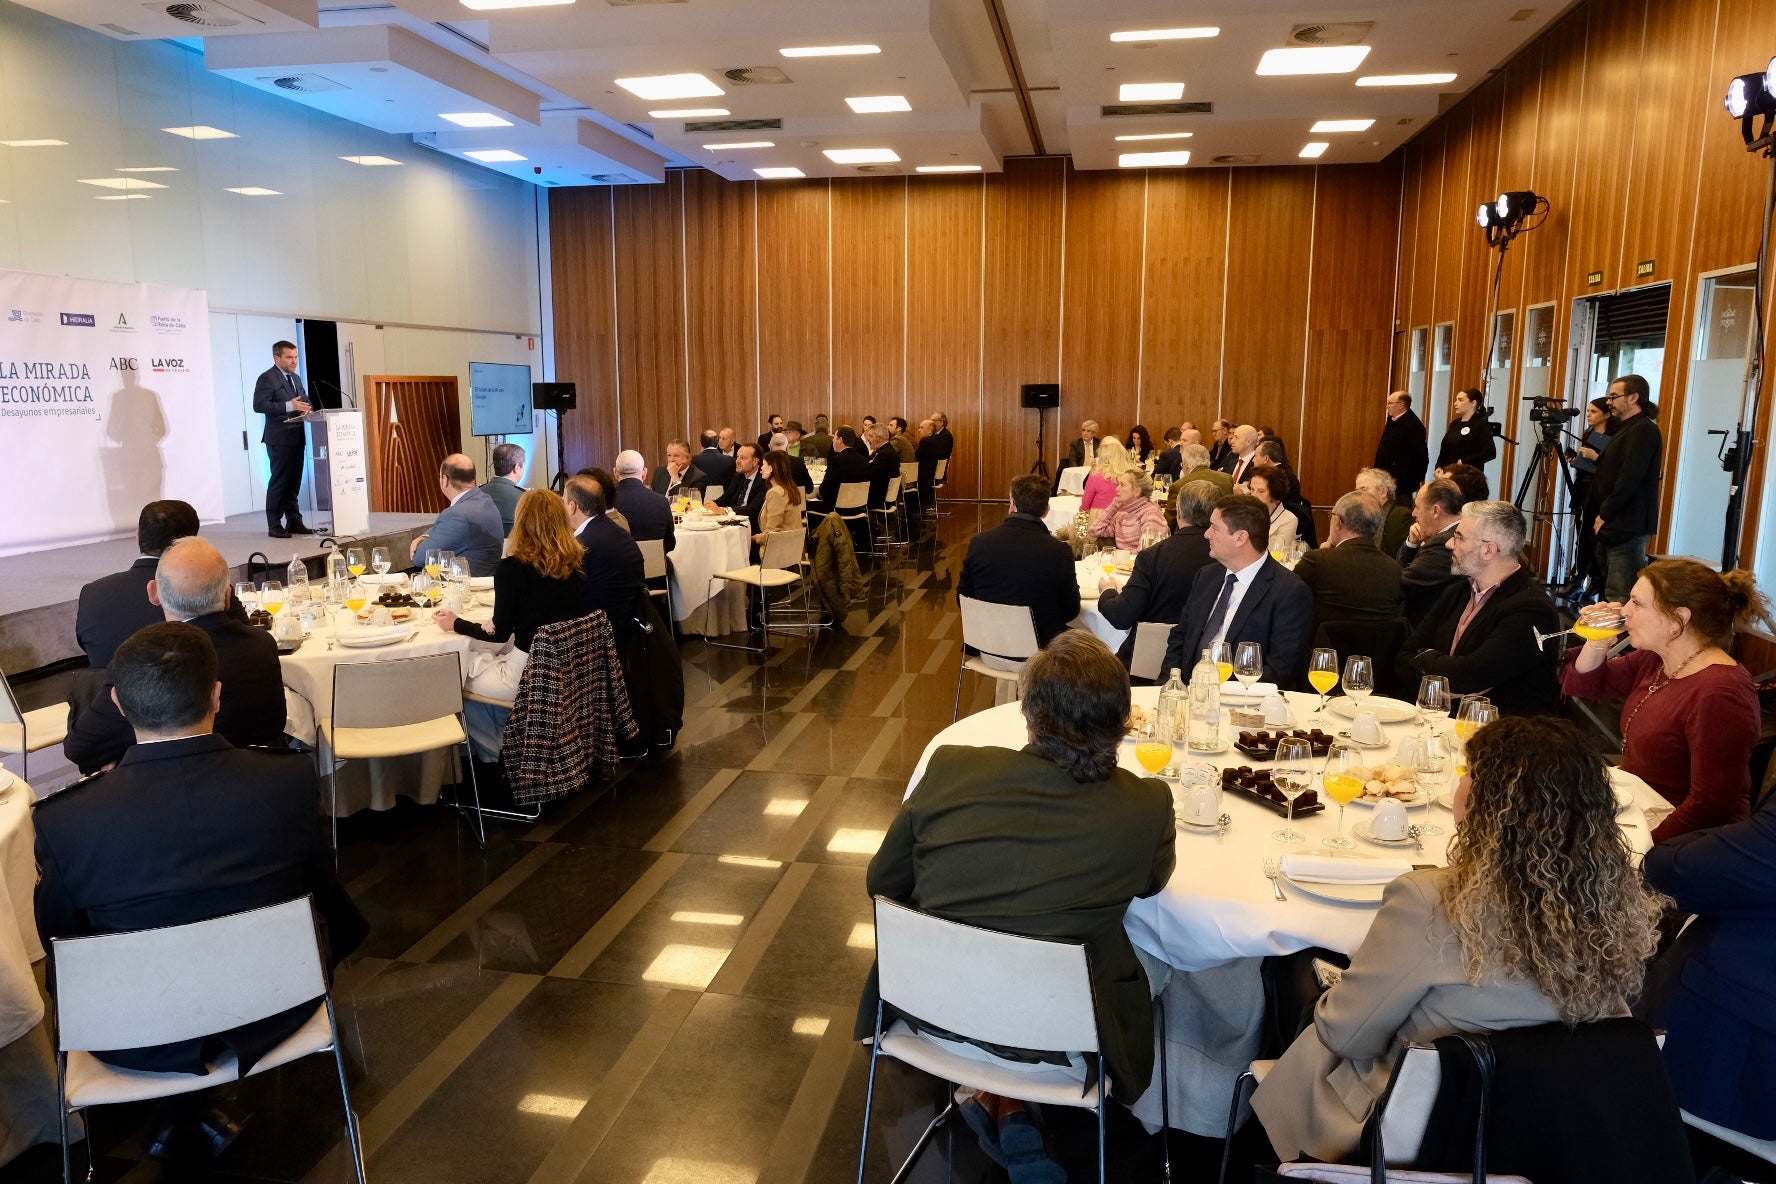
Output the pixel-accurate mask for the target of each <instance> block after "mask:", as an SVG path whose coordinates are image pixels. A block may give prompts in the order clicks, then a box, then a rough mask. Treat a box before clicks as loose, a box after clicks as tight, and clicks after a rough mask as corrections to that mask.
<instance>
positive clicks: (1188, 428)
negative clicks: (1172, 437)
mask: <svg viewBox="0 0 1776 1184" xmlns="http://www.w3.org/2000/svg"><path fill="white" fill-rule="evenodd" d="M1202 442H1203V434H1202V433H1201V432H1199V431H1197V430H1196V425H1194V424H1192V423H1191V422H1190V421H1189V420H1188V419H1187V420H1185V421H1184V426H1183V434H1182V435H1180V436H1179V437H1178V443H1180V444H1201V443H1202ZM1204 451H1207V449H1204Z"/></svg>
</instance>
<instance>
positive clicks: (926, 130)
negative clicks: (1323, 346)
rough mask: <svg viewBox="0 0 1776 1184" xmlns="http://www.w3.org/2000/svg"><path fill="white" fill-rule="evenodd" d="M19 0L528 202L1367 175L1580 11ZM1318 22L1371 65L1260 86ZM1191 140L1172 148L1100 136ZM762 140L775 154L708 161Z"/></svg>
mask: <svg viewBox="0 0 1776 1184" xmlns="http://www.w3.org/2000/svg"><path fill="white" fill-rule="evenodd" d="M19 2H21V3H23V4H25V5H26V6H27V7H31V8H35V9H38V10H40V11H43V12H47V13H50V14H51V15H55V16H59V17H62V18H63V19H66V20H69V21H71V22H74V23H77V24H81V25H84V26H86V27H88V28H93V29H96V30H98V31H100V32H103V33H105V34H106V35H107V36H112V37H119V38H124V39H141V38H142V37H147V36H165V37H172V36H184V37H189V36H192V35H194V34H199V35H204V36H205V52H206V60H207V64H208V65H209V67H210V68H211V69H212V70H216V71H219V72H223V73H226V74H227V75H229V76H230V77H233V78H235V79H237V80H239V81H241V82H243V83H245V84H247V85H251V86H258V87H260V88H262V89H268V90H269V92H270V93H274V94H279V95H281V96H283V97H286V98H289V99H291V100H292V101H297V102H303V103H306V104H308V105H310V106H313V107H315V108H316V109H319V110H325V111H328V112H330V113H332V114H335V115H338V116H340V117H342V118H345V119H350V120H354V121H356V122H359V123H363V124H366V125H368V126H371V127H375V128H378V129H380V130H383V131H395V132H405V133H412V134H414V137H415V140H416V141H417V142H419V143H422V144H425V145H426V146H428V147H432V148H435V149H436V150H438V151H444V152H451V153H453V154H460V153H461V152H464V151H467V150H471V149H483V148H509V149H511V150H513V151H515V152H518V153H520V154H522V155H525V156H526V157H527V160H526V161H525V162H523V163H515V162H514V163H507V164H490V165H488V166H487V167H490V168H497V169H499V170H500V171H502V172H507V173H509V174H510V175H513V176H521V177H523V179H525V180H529V181H533V182H536V183H539V184H565V185H574V184H601V183H612V181H614V182H615V183H645V182H648V181H657V180H659V179H660V178H661V177H662V176H663V175H664V168H665V167H666V166H668V165H674V164H678V165H683V164H695V165H700V166H703V167H706V168H709V169H712V170H713V171H715V172H717V173H720V174H721V175H723V176H726V177H729V178H732V179H749V178H751V177H752V176H753V175H754V173H753V169H754V168H756V167H761V166H774V167H783V166H791V167H795V168H799V169H801V170H802V171H803V172H804V173H805V174H806V175H808V176H811V177H818V176H854V175H856V174H857V171H858V167H857V166H855V165H840V164H834V163H832V162H831V161H829V160H828V159H827V158H826V157H825V156H824V155H823V154H822V152H823V150H825V149H839V148H889V149H892V150H893V151H895V152H896V153H897V154H898V155H899V156H900V162H899V163H898V164H892V165H879V166H871V167H869V168H868V169H867V170H866V171H868V172H883V171H889V172H895V171H899V172H912V171H913V170H914V169H915V168H916V167H918V166H920V165H959V164H969V165H979V166H980V167H982V168H983V169H986V170H989V171H991V170H996V169H999V168H1000V167H1002V165H1003V161H1004V158H1005V157H1007V156H1021V155H1028V154H1031V153H1051V154H1057V153H1069V154H1071V155H1072V156H1073V158H1074V162H1075V164H1076V165H1077V166H1078V167H1080V168H1091V169H1095V168H1115V167H1117V157H1118V155H1119V153H1121V152H1126V151H1154V150H1170V149H1188V150H1189V151H1190V153H1191V160H1190V166H1189V167H1197V166H1211V165H1212V164H1213V163H1214V158H1215V157H1217V156H1222V155H1237V156H1240V157H1248V156H1250V157H1255V158H1256V160H1254V161H1252V163H1258V164H1286V163H1294V162H1295V161H1296V160H1297V159H1298V153H1299V152H1300V150H1301V148H1302V146H1303V145H1304V144H1306V143H1307V142H1308V141H1309V140H1310V139H1322V140H1324V141H1326V142H1327V143H1329V145H1330V147H1329V148H1328V150H1327V151H1326V153H1325V155H1324V156H1322V157H1321V158H1320V161H1321V163H1325V164H1348V163H1358V162H1367V161H1376V160H1380V159H1382V158H1383V157H1385V156H1386V155H1387V154H1388V153H1390V152H1391V151H1393V150H1394V149H1395V148H1397V147H1398V146H1399V145H1401V144H1402V143H1404V142H1405V141H1406V140H1408V139H1410V138H1411V137H1412V136H1413V135H1414V134H1416V132H1417V131H1418V130H1419V128H1421V127H1423V126H1424V124H1425V123H1426V122H1427V121H1428V120H1429V119H1430V118H1431V117H1433V116H1435V115H1436V113H1437V112H1438V111H1440V110H1442V109H1443V108H1444V107H1446V106H1447V105H1448V104H1449V103H1450V102H1452V101H1454V99H1455V98H1457V97H1459V96H1460V95H1461V94H1464V93H1466V92H1467V91H1468V90H1470V89H1472V88H1473V87H1474V86H1476V85H1478V84H1479V83H1480V82H1481V81H1483V80H1484V79H1485V78H1486V77H1487V75H1488V74H1489V73H1490V72H1491V71H1493V70H1495V69H1497V68H1498V67H1499V66H1500V65H1501V64H1502V63H1503V62H1504V61H1506V60H1507V59H1508V58H1509V57H1510V56H1511V55H1512V54H1513V53H1514V52H1516V51H1517V50H1518V49H1519V48H1521V47H1522V46H1523V45H1524V44H1525V43H1526V42H1528V41H1529V40H1531V39H1532V38H1533V37H1535V35H1536V34H1538V33H1539V32H1541V31H1542V30H1543V29H1545V28H1546V27H1547V26H1548V24H1549V23H1550V22H1551V21H1553V20H1554V19H1555V18H1556V17H1557V16H1559V15H1560V13H1561V12H1562V11H1564V10H1565V9H1566V8H1567V7H1569V6H1570V4H1571V3H1573V2H1575V0H1540V2H1539V3H1538V0H1369V2H1367V3H1360V4H1353V5H1350V6H1348V7H1331V6H1317V5H1310V4H1304V3H1300V2H1299V0H1297V2H1295V3H1288V2H1284V0H819V2H818V3H809V2H807V0H683V2H666V3H658V2H646V0H643V2H637V0H573V2H572V3H570V4H565V5H559V6H554V7H542V8H530V9H508V10H495V11H476V10H472V9H470V8H468V7H466V6H465V5H464V4H463V3H461V0H397V2H396V3H378V2H377V0H320V2H319V6H318V10H317V5H316V0H207V3H208V6H209V7H210V8H211V10H212V11H211V16H212V17H217V16H219V17H220V18H221V19H231V15H239V16H240V17H242V18H244V19H242V20H240V21H239V22H238V23H236V24H232V25H228V26H225V27H219V28H218V27H211V28H208V29H203V28H194V27H191V26H190V25H187V24H183V23H181V22H179V21H177V20H175V19H174V18H173V17H171V16H169V15H167V14H166V13H165V12H164V11H162V10H163V9H164V8H165V7H166V5H165V3H164V2H163V3H160V4H150V3H141V2H139V0H138V2H134V3H125V2H122V0H19ZM218 5H221V6H223V7H221V8H220V9H218V8H217V6H218ZM1328 22H1340V23H1344V22H1373V26H1372V27H1371V28H1370V29H1369V30H1368V31H1367V32H1366V33H1362V34H1360V43H1361V44H1363V45H1366V46H1368V47H1369V50H1370V51H1369V53H1368V55H1367V57H1366V58H1365V60H1364V61H1363V62H1362V64H1361V65H1360V66H1359V68H1358V69H1357V70H1356V71H1354V72H1353V73H1349V74H1338V75H1317V76H1311V77H1261V76H1258V75H1257V74H1256V73H1255V70H1256V67H1257V65H1258V60H1259V58H1260V57H1261V56H1262V55H1263V54H1264V52H1265V51H1266V50H1270V49H1276V48H1282V47H1286V46H1290V45H1294V44H1300V43H1301V42H1298V41H1291V32H1292V30H1293V29H1294V28H1295V27H1296V26H1298V25H1312V24H1324V23H1328ZM314 25H318V26H319V29H318V31H317V30H316V29H315V28H314V27H311V26H314ZM1180 26H1216V27H1218V28H1219V29H1220V34H1219V35H1218V36H1215V37H1212V38H1205V39H1196V40H1176V41H1162V42H1155V43H1148V44H1144V45H1143V44H1130V43H1116V42H1112V41H1111V40H1110V34H1111V33H1113V32H1116V31H1119V30H1132V29H1153V28H1174V27H1180ZM119 29H124V30H128V33H127V35H126V33H125V32H120V31H118V30H119ZM242 34H247V35H245V36H243V35H242ZM855 43H868V44H875V45H878V46H880V47H881V49H882V52H881V53H879V54H871V55H867V56H852V57H833V58H794V59H792V58H785V57H783V56H781V54H779V52H778V51H779V50H780V49H782V48H784V47H791V46H806V45H834V44H855ZM735 67H775V68H776V69H778V70H781V71H782V72H783V73H784V74H786V75H787V76H788V78H789V79H790V81H789V82H788V83H787V84H760V83H754V84H749V85H736V84H734V83H733V82H730V81H729V80H728V79H727V78H726V77H724V75H723V71H725V70H728V69H731V68H735ZM291 72H295V73H299V74H313V75H318V76H320V77H322V78H324V79H327V80H330V81H332V82H335V83H338V84H340V86H341V89H337V90H331V89H329V90H323V91H318V92H313V93H295V92H291V91H288V90H286V89H279V88H276V87H274V86H273V84H272V82H271V81H270V80H271V79H272V78H275V77H285V76H287V75H288V74H289V73H291ZM687 72H697V73H702V74H704V75H705V76H706V77H708V78H710V79H711V80H712V81H714V82H715V83H716V84H717V85H718V86H720V87H721V89H722V90H723V92H724V93H722V94H721V95H719V96H711V97H705V98H696V99H690V100H684V101H654V102H649V101H644V100H642V99H639V98H637V97H636V96H635V95H633V94H631V93H630V92H629V91H627V90H625V89H623V88H621V87H618V86H617V85H616V82H615V80H616V79H618V78H630V77H637V76H647V75H656V74H679V73H687ZM1434 72H1449V73H1454V74H1455V75H1456V79H1455V81H1454V82H1452V83H1449V84H1446V85H1432V86H1418V87H1405V88H1382V87H1359V86H1357V85H1356V79H1357V78H1358V77H1360V76H1362V75H1368V74H1398V73H1434ZM1127 82H1175V83H1183V84H1184V94H1183V99H1184V101H1185V102H1207V103H1211V104H1213V111H1212V113H1206V114H1203V113H1196V114H1171V115H1140V116H1119V117H1113V118H1106V117H1105V116H1103V115H1102V114H1101V111H1100V108H1101V107H1102V106H1104V105H1106V104H1114V103H1117V102H1118V101H1119V100H1118V87H1119V85H1120V84H1122V83H1127ZM869 95H904V96H905V97H906V99H907V101H908V103H909V105H910V106H911V108H912V109H911V110H910V111H907V112H901V113H893V114H875V115H859V114H855V113H853V112H852V111H851V110H850V108H849V107H847V105H846V104H845V101H844V100H845V99H846V98H847V97H850V96H869ZM446 104H451V105H453V106H450V107H446V106H445V105H446ZM462 104H470V105H469V106H466V107H465V106H463V105H462ZM682 107H720V108H725V109H727V110H728V111H729V112H730V113H731V114H730V116H729V117H728V118H732V119H746V120H777V121H780V125H779V126H777V127H773V128H770V129H765V130H756V129H748V130H742V131H734V132H727V133H719V132H718V133H711V132H708V131H695V130H688V129H687V128H686V122H687V121H686V120H684V119H655V118H653V117H651V116H650V115H649V114H648V113H649V112H650V111H656V110H662V109H677V108H682ZM446 109H454V110H484V111H493V112H496V113H498V114H500V115H501V116H502V117H505V118H508V119H510V120H511V121H512V123H513V126H512V127H511V128H504V129H501V128H495V129H488V130H483V131H476V132H472V133H469V132H462V131H460V130H459V129H457V128H455V127H454V126H453V125H451V124H449V123H446V122H444V121H442V120H440V119H438V118H437V116H438V115H439V114H441V113H442V111H444V110H446ZM542 113H549V114H548V116H547V118H543V117H542ZM1357 118H1362V119H1373V120H1375V123H1374V124H1373V125H1372V126H1371V127H1370V128H1369V129H1367V130H1366V131H1363V132H1355V133H1334V134H1329V135H1324V136H1310V135H1309V132H1308V129H1309V127H1310V126H1311V125H1312V124H1313V122H1314V121H1315V120H1319V119H1357ZM539 120H540V121H541V123H540V126H539ZM1184 131H1188V132H1190V133H1191V135H1190V137H1189V138H1188V139H1181V140H1161V141H1144V142H1134V143H1129V142H1122V143H1119V142H1118V141H1117V140H1116V136H1118V135H1138V134H1155V133H1164V132H1184ZM759 140H769V141H771V142H772V144H773V145H774V146H773V147H772V148H769V149H745V150H734V151H724V150H720V149H714V150H711V149H708V148H705V147H704V146H705V145H709V144H720V143H732V142H735V141H759ZM527 149H528V151H527ZM544 157H547V160H546V161H544V160H543V158H544ZM539 161H543V163H538V162H539ZM539 170H540V171H539ZM591 178H611V179H612V181H604V180H593V179H591Z"/></svg>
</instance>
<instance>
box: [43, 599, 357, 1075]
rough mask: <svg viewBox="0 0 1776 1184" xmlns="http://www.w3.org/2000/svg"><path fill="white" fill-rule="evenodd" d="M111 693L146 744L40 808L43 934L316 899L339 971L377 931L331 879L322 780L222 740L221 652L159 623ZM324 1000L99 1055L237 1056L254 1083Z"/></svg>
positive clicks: (150, 1061) (125, 660)
mask: <svg viewBox="0 0 1776 1184" xmlns="http://www.w3.org/2000/svg"><path fill="white" fill-rule="evenodd" d="M112 675H113V677H114V679H115V683H114V687H113V690H114V693H115V695H116V698H117V700H118V702H120V703H121V704H122V707H123V712H124V716H125V718H126V719H128V720H129V721H131V723H132V725H133V727H134V729H135V733H136V735H137V737H138V742H137V743H135V744H132V745H131V746H130V747H129V749H128V750H127V751H126V752H125V753H123V755H122V759H121V760H120V761H119V762H118V765H117V768H116V769H114V770H113V771H111V772H109V773H105V774H101V775H100V776H98V777H94V778H91V779H89V780H87V781H83V782H81V783H80V784H78V785H76V786H74V787H72V788H70V789H67V790H64V791H63V792H61V793H59V794H56V795H54V796H53V797H50V798H46V799H44V800H43V801H42V802H39V803H38V805H37V809H36V810H35V811H34V815H35V819H34V821H35V824H36V831H37V866H38V868H39V869H40V872H41V876H40V879H39V881H38V884H37V897H36V912H37V927H38V931H39V932H40V933H41V934H42V936H43V939H44V941H45V942H48V941H49V940H50V939H52V938H57V937H78V936H83V935H86V934H94V933H127V932H135V931H138V930H143V929H155V928H159V927H162V926H168V925H184V924H190V923H192V922H195V921H204V920H208V919H210V918H212V917H220V916H225V915H227V914H229V913H236V912H243V911H246V910H248V909H255V908H262V907H265V906H267V905H272V904H277V903H280V902H282V901H286V900H290V899H292V898H294V897H297V896H301V895H303V894H304V893H308V894H311V895H312V896H313V897H314V904H315V909H316V912H317V914H318V916H319V917H320V919H321V921H322V923H323V925H324V927H325V929H324V938H325V941H326V943H327V944H326V946H325V947H324V948H325V949H326V950H327V951H328V953H329V954H330V960H331V962H333V963H335V964H336V963H337V962H338V961H339V959H340V958H342V957H344V956H345V955H346V954H349V953H350V952H351V951H352V950H353V949H355V948H356V947H357V945H358V944H359V943H360V942H361V941H362V940H363V938H364V936H365V934H366V932H367V930H368V926H367V925H366V924H365V921H364V918H363V916H362V915H361V914H360V913H359V912H358V910H357V909H356V908H355V907H353V905H352V903H351V900H350V898H349V897H347V896H346V895H345V892H344V890H343V889H341V888H340V887H339V883H338V881H337V879H336V878H335V877H334V874H333V860H332V857H331V856H330V854H329V853H328V850H327V845H326V842H325V841H324V839H323V838H322V832H321V828H320V826H319V824H318V823H317V820H316V817H315V796H314V792H315V791H314V770H313V767H312V766H311V765H310V764H309V762H308V761H307V760H306V759H305V758H303V757H301V756H296V755H291V756H280V755H275V754H271V753H259V752H243V751H240V750H239V749H236V748H235V747H234V746H232V745H231V744H229V742H228V741H227V740H226V739H224V738H223V737H221V736H218V735H215V734H213V727H214V724H215V720H216V713H217V708H218V705H219V703H220V701H221V697H222V694H223V689H222V685H221V684H220V683H219V682H218V681H217V679H218V677H219V676H222V675H221V672H220V667H219V665H218V662H217V657H216V652H215V650H214V649H213V648H212V647H211V645H210V643H209V640H208V638H206V637H205V635H204V633H203V631H202V630H200V629H198V628H195V627H193V626H191V625H188V624H178V623H174V622H163V623H161V624H159V625H151V626H149V627H148V628H146V629H144V630H143V631H142V632H140V633H138V634H137V635H136V636H135V637H133V638H131V639H130V640H129V641H127V642H125V643H124V644H123V646H122V647H120V648H119V649H118V652H117V659H116V661H115V662H114V663H113V664H112ZM316 1002H318V1001H311V1002H308V1003H304V1004H301V1005H299V1006H297V1007H294V1008H291V1009H289V1010H288V1011H285V1012H281V1013H279V1014H278V1015H275V1016H272V1017H270V1018H268V1019H264V1020H260V1021H257V1022H255V1023H252V1024H247V1025H245V1026H243V1027H240V1028H234V1029H231V1030H228V1031H224V1032H218V1033H215V1034H213V1035H210V1036H204V1037H197V1038H195V1039H191V1040H183V1041H179V1042H177V1043H174V1044H167V1045H158V1046H153V1047H148V1048H135V1049H121V1050H114V1051H109V1052H100V1053H97V1056H98V1057H99V1059H101V1060H103V1061H106V1062H108V1063H110V1064H113V1065H117V1066H120V1067H123V1068H130V1069H139V1070H145V1071H151V1072H178V1073H202V1072H204V1071H205V1068H204V1061H205V1060H206V1058H209V1059H213V1058H214V1056H215V1055H216V1054H218V1053H220V1052H221V1051H222V1050H224V1049H229V1050H232V1051H233V1052H235V1054H236V1055H237V1056H238V1057H239V1058H240V1061H241V1069H242V1072H243V1073H244V1072H245V1071H246V1070H247V1069H249V1068H251V1067H252V1065H253V1064H255V1063H256V1062H257V1061H258V1059H259V1058H260V1057H261V1056H263V1055H264V1054H265V1053H266V1052H268V1051H269V1050H271V1049H272V1048H274V1047H276V1046H277V1044H279V1043H280V1042H281V1041H283V1040H284V1039H286V1038H288V1037H289V1036H291V1035H293V1034H294V1033H295V1031H296V1030H297V1029H298V1028H300V1027H301V1026H302V1025H303V1023H304V1022H306V1021H307V1020H308V1018H309V1017H310V1016H311V1015H312V1014H313V1013H314V1010H315V1005H316Z"/></svg>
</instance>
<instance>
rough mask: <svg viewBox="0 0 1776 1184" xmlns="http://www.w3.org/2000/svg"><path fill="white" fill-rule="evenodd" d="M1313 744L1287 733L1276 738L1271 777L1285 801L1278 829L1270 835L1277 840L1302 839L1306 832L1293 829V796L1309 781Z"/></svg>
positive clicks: (1296, 840)
mask: <svg viewBox="0 0 1776 1184" xmlns="http://www.w3.org/2000/svg"><path fill="white" fill-rule="evenodd" d="M1312 758H1313V746H1312V745H1310V744H1309V743H1308V742H1307V741H1306V740H1302V739H1299V738H1296V737H1293V736H1291V737H1288V738H1286V739H1283V740H1280V741H1278V742H1277V751H1276V765H1275V767H1274V768H1272V769H1271V772H1270V776H1271V780H1272V781H1273V782H1274V783H1275V784H1276V787H1277V789H1278V790H1279V791H1281V792H1282V795H1283V798H1284V800H1285V801H1287V802H1288V803H1289V813H1288V815H1287V818H1286V820H1285V821H1284V823H1283V829H1282V830H1273V831H1271V832H1270V837H1271V838H1273V839H1275V840H1276V841H1277V842H1279V843H1305V842H1307V836H1306V835H1304V834H1301V833H1300V832H1298V831H1297V830H1296V829H1295V799H1296V798H1298V797H1300V796H1301V795H1302V794H1303V793H1305V792H1306V791H1307V787H1308V785H1309V783H1310V782H1312V781H1313V768H1312V765H1311V764H1310V761H1311V760H1312Z"/></svg>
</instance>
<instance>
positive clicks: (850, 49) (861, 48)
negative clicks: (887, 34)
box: [777, 45, 882, 58]
mask: <svg viewBox="0 0 1776 1184" xmlns="http://www.w3.org/2000/svg"><path fill="white" fill-rule="evenodd" d="M777 52H778V53H780V54H782V55H783V56H784V57H786V58H854V57H862V56H864V55H865V54H872V53H881V52H882V47H881V46H879V45H803V46H798V47H795V48H792V49H780V50H778V51H777Z"/></svg>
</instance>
